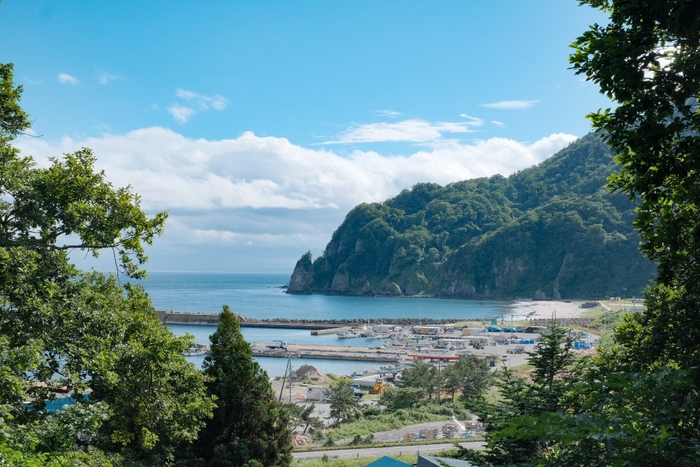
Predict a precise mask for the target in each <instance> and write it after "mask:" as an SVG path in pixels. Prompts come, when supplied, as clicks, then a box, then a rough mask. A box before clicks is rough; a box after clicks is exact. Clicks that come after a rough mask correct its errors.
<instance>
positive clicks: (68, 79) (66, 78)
mask: <svg viewBox="0 0 700 467" xmlns="http://www.w3.org/2000/svg"><path fill="white" fill-rule="evenodd" d="M58 81H60V83H61V84H72V85H74V86H75V85H78V84H80V80H79V79H78V78H76V77H75V76H71V75H69V74H68V73H59V74H58Z"/></svg>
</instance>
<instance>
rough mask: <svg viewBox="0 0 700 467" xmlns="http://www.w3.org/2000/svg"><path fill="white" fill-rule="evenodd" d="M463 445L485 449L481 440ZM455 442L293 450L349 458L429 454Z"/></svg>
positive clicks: (307, 456)
mask: <svg viewBox="0 0 700 467" xmlns="http://www.w3.org/2000/svg"><path fill="white" fill-rule="evenodd" d="M459 444H460V445H461V446H464V447H465V448H470V449H483V447H484V443H483V442H481V441H467V442H463V443H459ZM453 448H454V444H452V443H444V444H425V445H420V446H417V445H413V446H393V447H387V448H379V447H375V448H361V449H338V450H333V451H308V452H292V454H293V455H294V458H295V459H320V458H322V457H323V455H324V454H326V455H328V457H329V458H331V459H349V458H351V457H370V456H377V457H381V456H398V455H399V454H418V453H422V454H428V453H435V452H441V451H446V450H448V449H453Z"/></svg>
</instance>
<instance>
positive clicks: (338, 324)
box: [156, 310, 491, 335]
mask: <svg viewBox="0 0 700 467" xmlns="http://www.w3.org/2000/svg"><path fill="white" fill-rule="evenodd" d="M156 312H157V313H158V317H159V318H160V321H161V323H163V324H165V325H168V324H172V325H177V324H182V325H189V326H216V325H217V324H219V313H199V312H182V311H173V310H156ZM237 316H238V321H239V323H240V324H241V327H243V328H245V327H248V328H278V329H308V330H310V331H319V332H314V333H312V334H314V335H322V334H333V333H335V332H336V331H337V330H338V328H345V327H356V326H362V325H366V324H367V322H366V320H365V319H321V320H308V319H287V318H274V319H255V318H248V317H246V316H241V315H237ZM490 320H491V318H488V319H485V318H464V319H431V318H422V319H420V318H379V319H373V320H372V324H373V325H375V324H392V325H396V326H417V325H418V324H423V325H426V326H433V325H446V324H452V323H455V322H458V321H471V322H479V321H490ZM321 331H323V332H321Z"/></svg>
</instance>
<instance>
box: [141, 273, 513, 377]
mask: <svg viewBox="0 0 700 467" xmlns="http://www.w3.org/2000/svg"><path fill="white" fill-rule="evenodd" d="M289 277H290V276H289V275H288V274H221V273H211V274H208V273H165V272H151V273H149V274H148V278H147V279H146V280H144V281H143V285H144V287H145V289H146V291H147V292H148V295H149V296H150V298H151V300H152V301H153V305H154V306H155V307H156V308H157V309H166V310H174V311H191V312H203V313H216V312H219V311H221V308H222V306H223V305H224V304H227V305H229V306H230V307H231V310H232V311H234V312H235V313H238V314H240V315H243V316H248V317H251V318H258V319H267V318H290V319H343V318H352V319H363V320H370V321H375V320H379V319H381V318H420V317H423V318H450V319H467V318H493V317H495V316H503V315H506V316H507V315H510V314H513V313H515V314H520V313H522V312H523V311H524V310H523V309H522V308H518V307H517V306H516V305H515V304H513V303H512V302H495V301H471V300H441V299H430V298H389V297H343V296H331V295H288V294H286V293H284V289H281V288H279V287H280V286H282V285H284V284H287V283H288V282H289ZM170 328H171V330H172V331H173V332H174V333H175V334H177V335H182V334H185V333H190V334H192V335H193V336H194V337H195V340H196V341H197V342H199V343H202V344H206V343H208V342H209V336H210V335H211V334H212V333H213V332H214V331H215V330H216V328H214V327H208V326H182V325H176V326H171V327H170ZM242 332H243V335H244V337H245V338H246V340H248V341H249V342H255V341H257V342H271V341H272V340H276V339H279V340H284V341H287V342H289V343H295V344H326V345H348V346H362V347H374V346H377V345H379V342H378V341H376V340H374V341H368V340H366V339H362V338H357V339H345V340H342V341H341V340H338V338H337V337H336V336H335V335H327V336H312V335H311V333H310V332H309V331H308V330H307V331H304V330H287V329H260V328H243V330H242ZM189 360H190V361H192V362H194V363H195V364H197V365H201V363H202V357H189ZM256 360H257V361H258V362H260V364H261V366H262V367H263V368H264V369H265V370H266V371H267V372H268V374H269V375H270V376H277V375H281V374H282V373H284V368H285V365H286V361H285V360H284V359H276V358H256ZM303 364H310V365H313V366H315V367H316V368H318V369H319V370H320V371H323V372H324V373H335V374H340V375H345V374H350V373H352V372H353V371H363V370H369V369H372V368H376V367H377V366H378V364H376V363H367V362H347V361H334V360H316V359H301V360H297V361H295V362H294V366H295V367H298V366H301V365H303Z"/></svg>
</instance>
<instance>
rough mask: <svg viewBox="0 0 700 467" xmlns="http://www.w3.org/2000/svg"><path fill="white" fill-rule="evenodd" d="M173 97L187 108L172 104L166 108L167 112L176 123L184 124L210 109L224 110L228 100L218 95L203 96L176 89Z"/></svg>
mask: <svg viewBox="0 0 700 467" xmlns="http://www.w3.org/2000/svg"><path fill="white" fill-rule="evenodd" d="M175 95H176V96H177V97H179V98H180V99H183V100H185V101H187V102H188V105H187V106H183V105H180V104H173V105H171V106H170V107H168V112H170V114H172V116H173V118H174V119H175V121H177V122H178V123H186V122H187V121H188V120H189V119H190V118H191V117H192V116H193V115H194V114H196V113H199V112H204V111H207V110H210V109H214V110H219V111H221V110H224V109H225V108H226V106H227V105H228V99H226V98H225V97H224V96H221V95H219V94H215V95H213V96H205V95H202V94H197V93H196V92H192V91H186V90H184V89H178V90H177V92H176V93H175Z"/></svg>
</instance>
